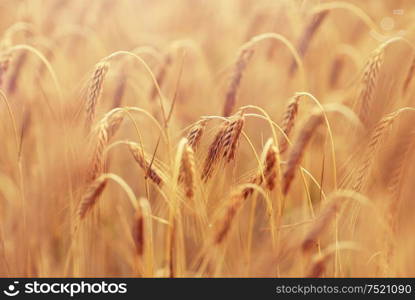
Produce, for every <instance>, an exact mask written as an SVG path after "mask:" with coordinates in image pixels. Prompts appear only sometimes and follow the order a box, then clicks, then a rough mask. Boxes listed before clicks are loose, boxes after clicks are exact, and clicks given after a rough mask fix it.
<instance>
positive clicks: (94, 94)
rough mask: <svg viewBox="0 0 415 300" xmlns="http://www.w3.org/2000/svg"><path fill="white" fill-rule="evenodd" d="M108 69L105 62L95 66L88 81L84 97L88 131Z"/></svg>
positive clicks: (107, 64)
mask: <svg viewBox="0 0 415 300" xmlns="http://www.w3.org/2000/svg"><path fill="white" fill-rule="evenodd" d="M108 68H109V63H108V62H106V61H103V62H99V63H98V64H96V66H95V70H94V73H93V75H92V77H91V79H90V81H89V85H88V91H87V96H86V128H87V129H88V130H89V128H91V125H92V123H93V122H94V118H95V110H96V106H97V102H98V101H99V98H100V96H101V94H102V87H103V82H104V78H105V75H106V74H107V72H108Z"/></svg>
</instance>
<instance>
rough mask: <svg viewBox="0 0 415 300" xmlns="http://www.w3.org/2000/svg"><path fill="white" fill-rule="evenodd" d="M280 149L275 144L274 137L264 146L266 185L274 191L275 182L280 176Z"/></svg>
mask: <svg viewBox="0 0 415 300" xmlns="http://www.w3.org/2000/svg"><path fill="white" fill-rule="evenodd" d="M278 164H279V159H278V151H277V147H275V145H274V141H273V139H269V140H268V142H267V143H266V144H265V147H264V160H263V165H264V178H265V187H266V188H267V189H268V190H270V191H272V190H273V189H274V188H275V184H276V181H277V176H278Z"/></svg>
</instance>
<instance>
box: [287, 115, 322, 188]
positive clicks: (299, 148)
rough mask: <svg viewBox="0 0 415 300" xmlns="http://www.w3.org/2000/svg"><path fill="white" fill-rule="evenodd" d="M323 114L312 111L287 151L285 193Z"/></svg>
mask: <svg viewBox="0 0 415 300" xmlns="http://www.w3.org/2000/svg"><path fill="white" fill-rule="evenodd" d="M323 120H324V118H323V115H322V114H321V113H314V114H312V115H311V116H310V118H309V119H308V121H307V122H306V123H305V125H304V126H303V128H302V129H301V131H300V133H299V135H298V136H297V139H296V140H295V142H294V144H293V147H292V150H291V152H290V153H289V156H288V161H287V166H286V169H285V171H284V174H283V179H284V183H283V193H284V195H286V194H287V193H288V191H289V188H290V185H291V182H292V180H293V179H294V175H295V171H296V170H297V167H298V165H299V164H300V162H301V158H302V156H303V154H304V152H305V148H306V147H307V144H308V143H309V141H310V140H311V137H312V136H313V133H314V132H315V131H316V130H317V128H318V126H319V125H320V124H321V123H323Z"/></svg>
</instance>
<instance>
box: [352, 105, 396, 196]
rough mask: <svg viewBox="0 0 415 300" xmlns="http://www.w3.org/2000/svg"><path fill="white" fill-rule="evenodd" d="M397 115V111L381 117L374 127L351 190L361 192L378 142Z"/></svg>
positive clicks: (378, 144)
mask: <svg viewBox="0 0 415 300" xmlns="http://www.w3.org/2000/svg"><path fill="white" fill-rule="evenodd" d="M398 114H399V111H396V112H393V113H390V114H388V115H386V116H385V117H383V118H382V119H381V120H380V121H379V122H378V124H377V125H376V127H375V129H374V131H373V133H372V135H371V137H370V140H369V144H368V146H367V150H366V152H365V154H364V156H363V161H362V163H361V164H360V165H359V168H358V169H357V172H356V174H357V176H356V179H355V182H354V184H353V190H355V191H357V192H359V191H361V189H362V187H363V185H364V183H365V179H366V175H367V174H369V172H370V170H371V165H372V162H373V160H374V157H375V154H376V152H377V150H378V148H379V146H380V141H381V140H382V138H383V135H384V133H385V132H386V131H387V129H388V128H389V127H390V126H391V125H392V123H393V121H394V120H395V119H396V117H397V116H398Z"/></svg>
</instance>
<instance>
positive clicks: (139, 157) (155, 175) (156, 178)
mask: <svg viewBox="0 0 415 300" xmlns="http://www.w3.org/2000/svg"><path fill="white" fill-rule="evenodd" d="M128 147H129V149H130V152H131V154H132V156H133V157H134V159H135V161H136V162H137V163H138V165H139V166H140V167H141V168H142V169H143V170H144V172H145V173H146V177H148V178H150V180H151V181H153V182H154V183H155V184H157V185H158V186H160V187H161V186H162V185H163V179H162V178H161V176H160V175H159V172H158V170H156V168H155V166H154V165H151V166H150V163H149V162H148V161H147V160H146V158H145V157H143V153H142V149H141V147H140V146H139V145H138V144H137V143H133V142H129V143H128Z"/></svg>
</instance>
